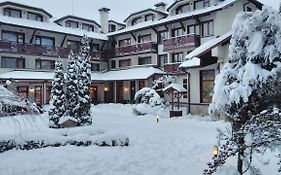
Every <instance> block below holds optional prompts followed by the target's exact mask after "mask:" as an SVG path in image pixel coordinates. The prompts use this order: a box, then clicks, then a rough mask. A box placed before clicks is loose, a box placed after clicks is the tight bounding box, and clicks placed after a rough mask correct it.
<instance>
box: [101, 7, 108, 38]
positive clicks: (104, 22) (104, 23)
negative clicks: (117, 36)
mask: <svg viewBox="0 0 281 175" xmlns="http://www.w3.org/2000/svg"><path fill="white" fill-rule="evenodd" d="M109 11H110V9H108V8H105V7H103V8H100V9H99V12H100V24H101V32H102V33H108V14H109Z"/></svg>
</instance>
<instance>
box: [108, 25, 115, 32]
mask: <svg viewBox="0 0 281 175" xmlns="http://www.w3.org/2000/svg"><path fill="white" fill-rule="evenodd" d="M108 31H109V32H114V31H116V25H114V24H109V26H108Z"/></svg>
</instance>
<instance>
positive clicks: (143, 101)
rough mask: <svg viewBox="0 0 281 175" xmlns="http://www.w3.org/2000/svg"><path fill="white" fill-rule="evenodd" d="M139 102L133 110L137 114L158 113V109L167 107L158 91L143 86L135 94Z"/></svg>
mask: <svg viewBox="0 0 281 175" xmlns="http://www.w3.org/2000/svg"><path fill="white" fill-rule="evenodd" d="M135 101H136V103H137V105H136V107H135V108H134V109H133V112H134V113H135V114H136V115H146V114H154V113H157V111H158V110H161V109H166V105H165V103H164V101H163V100H162V99H161V97H160V96H159V95H158V94H157V92H156V91H155V90H154V89H152V88H148V87H145V88H142V89H141V90H139V91H138V92H137V93H136V94H135Z"/></svg>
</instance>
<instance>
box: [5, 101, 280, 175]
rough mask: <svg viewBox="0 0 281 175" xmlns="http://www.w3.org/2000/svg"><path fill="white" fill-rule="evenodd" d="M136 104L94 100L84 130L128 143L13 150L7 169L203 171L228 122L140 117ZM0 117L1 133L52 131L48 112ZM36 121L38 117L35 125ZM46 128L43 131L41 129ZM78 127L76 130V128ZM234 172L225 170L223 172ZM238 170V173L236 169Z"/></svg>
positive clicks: (63, 174)
mask: <svg viewBox="0 0 281 175" xmlns="http://www.w3.org/2000/svg"><path fill="white" fill-rule="evenodd" d="M132 107H133V106H132V105H118V104H108V105H97V106H93V108H92V109H93V112H94V113H93V120H94V124H93V126H91V127H88V128H87V127H86V129H79V128H77V129H76V132H79V130H80V131H81V132H82V131H83V132H85V131H89V132H92V131H97V130H102V131H104V132H105V133H114V134H120V135H124V136H128V137H129V139H130V145H129V146H128V147H98V146H89V147H76V146H65V147H58V148H44V149H38V150H31V151H21V150H12V151H8V152H5V153H2V154H0V174H1V175H2V174H3V175H19V174H20V175H52V174H56V175H70V174H71V175H72V174H73V175H80V174H81V175H184V174H190V175H200V174H202V172H203V169H204V168H206V167H207V165H206V163H207V162H208V161H210V160H211V157H212V148H213V146H214V145H215V144H216V143H217V141H216V135H217V128H218V127H220V128H223V127H225V126H226V124H225V123H223V122H215V121H211V120H209V119H208V118H200V119H198V118H196V117H183V118H173V119H169V118H160V122H159V123H156V117H155V116H143V117H136V116H134V115H133V113H132ZM16 118H17V120H15V119H14V120H11V119H7V118H0V135H2V136H3V135H10V134H12V133H15V132H16V133H17V134H19V133H20V132H19V130H18V129H15V126H19V125H18V123H21V124H20V125H21V126H22V129H21V133H26V132H33V133H34V132H42V131H45V132H46V133H49V132H51V131H50V129H48V128H47V124H48V119H47V117H46V116H45V117H44V116H43V117H41V118H40V117H37V118H36V119H33V120H22V119H19V117H16ZM33 123H36V125H34V124H33ZM38 128H41V129H40V130H41V131H38ZM74 131H75V130H74ZM264 170H265V172H266V174H277V172H276V167H268V168H265V169H264ZM225 172H229V168H228V170H227V171H225V170H223V171H222V174H221V175H232V174H225ZM233 175H234V174H233Z"/></svg>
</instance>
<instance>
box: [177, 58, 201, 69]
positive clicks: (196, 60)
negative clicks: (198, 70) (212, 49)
mask: <svg viewBox="0 0 281 175" xmlns="http://www.w3.org/2000/svg"><path fill="white" fill-rule="evenodd" d="M200 65H201V60H200V58H197V57H193V58H191V59H189V60H187V61H185V62H183V63H182V64H181V65H180V67H186V68H187V67H197V66H200Z"/></svg>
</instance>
